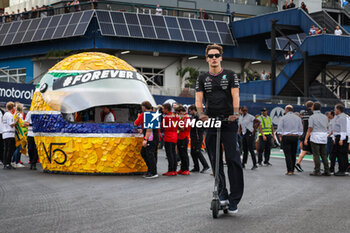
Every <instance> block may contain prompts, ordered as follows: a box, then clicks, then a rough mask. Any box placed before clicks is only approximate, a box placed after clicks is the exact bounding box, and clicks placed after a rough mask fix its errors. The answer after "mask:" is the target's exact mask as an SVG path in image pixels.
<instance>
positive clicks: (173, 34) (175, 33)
mask: <svg viewBox="0 0 350 233" xmlns="http://www.w3.org/2000/svg"><path fill="white" fill-rule="evenodd" d="M168 30H169V34H170V38H171V39H172V40H183V39H182V35H181V32H180V30H179V29H176V28H169V29H168Z"/></svg>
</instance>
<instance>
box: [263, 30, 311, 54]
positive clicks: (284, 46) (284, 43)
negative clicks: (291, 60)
mask: <svg viewBox="0 0 350 233" xmlns="http://www.w3.org/2000/svg"><path fill="white" fill-rule="evenodd" d="M288 37H289V38H290V39H291V40H292V41H293V42H294V43H296V44H297V45H298V46H300V45H301V44H302V43H303V41H304V39H305V38H306V34H304V33H300V34H294V35H289V36H288ZM265 42H266V46H267V48H268V49H271V39H267V40H265ZM294 49H296V46H295V45H294V44H293V43H290V42H289V40H288V39H287V38H285V37H277V38H276V50H281V51H282V50H283V51H290V50H294Z"/></svg>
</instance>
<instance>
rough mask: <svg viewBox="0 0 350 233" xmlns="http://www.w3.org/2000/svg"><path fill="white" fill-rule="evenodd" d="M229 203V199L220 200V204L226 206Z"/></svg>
mask: <svg viewBox="0 0 350 233" xmlns="http://www.w3.org/2000/svg"><path fill="white" fill-rule="evenodd" d="M228 204H230V202H229V201H228V200H222V201H221V200H220V205H222V206H225V205H228Z"/></svg>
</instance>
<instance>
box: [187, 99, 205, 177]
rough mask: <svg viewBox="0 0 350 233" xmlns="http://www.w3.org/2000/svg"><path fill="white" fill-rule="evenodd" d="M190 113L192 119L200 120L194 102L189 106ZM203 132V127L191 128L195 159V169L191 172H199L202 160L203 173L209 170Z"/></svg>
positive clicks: (193, 157) (192, 151)
mask: <svg viewBox="0 0 350 233" xmlns="http://www.w3.org/2000/svg"><path fill="white" fill-rule="evenodd" d="M188 110H189V112H190V114H191V115H192V119H195V120H196V122H197V121H199V115H198V112H197V108H196V106H195V105H194V104H192V105H191V106H190V107H189V108H188ZM203 134H204V129H203V128H198V127H196V126H195V127H193V128H191V132H190V136H191V156H192V160H193V169H192V170H191V172H199V162H198V160H199V161H200V162H201V164H202V166H203V169H202V171H201V173H204V172H205V171H207V170H209V165H208V163H207V161H206V159H205V158H204V156H203V154H202V143H203Z"/></svg>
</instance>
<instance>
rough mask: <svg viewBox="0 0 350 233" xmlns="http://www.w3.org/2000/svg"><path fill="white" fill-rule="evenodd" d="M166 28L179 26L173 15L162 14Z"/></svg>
mask: <svg viewBox="0 0 350 233" xmlns="http://www.w3.org/2000/svg"><path fill="white" fill-rule="evenodd" d="M164 19H165V22H166V24H167V26H168V28H179V23H178V22H177V19H176V18H175V17H168V16H164Z"/></svg>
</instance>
